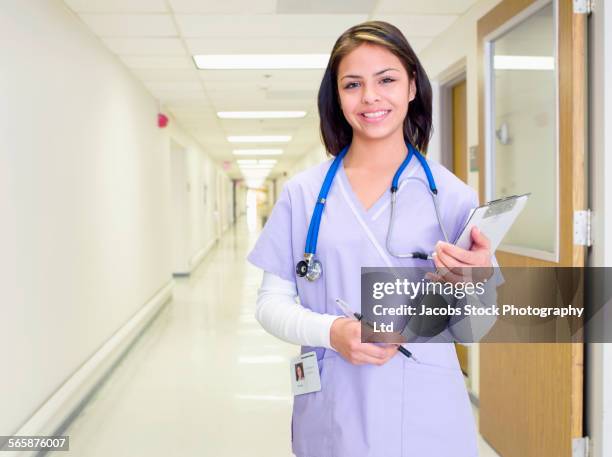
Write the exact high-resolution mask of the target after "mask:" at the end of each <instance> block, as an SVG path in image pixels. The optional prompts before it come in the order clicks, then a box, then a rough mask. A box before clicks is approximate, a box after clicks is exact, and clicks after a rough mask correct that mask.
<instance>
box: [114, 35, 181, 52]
mask: <svg viewBox="0 0 612 457" xmlns="http://www.w3.org/2000/svg"><path fill="white" fill-rule="evenodd" d="M102 41H103V42H104V44H106V46H108V48H109V49H110V50H111V51H113V52H114V53H115V54H124V55H125V54H127V55H140V56H184V55H187V53H186V51H185V48H184V47H183V44H182V43H181V40H179V39H178V38H103V39H102Z"/></svg>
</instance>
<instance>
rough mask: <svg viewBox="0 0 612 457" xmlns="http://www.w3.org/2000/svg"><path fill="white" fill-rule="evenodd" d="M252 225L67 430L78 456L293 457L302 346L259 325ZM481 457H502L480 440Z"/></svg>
mask: <svg viewBox="0 0 612 457" xmlns="http://www.w3.org/2000/svg"><path fill="white" fill-rule="evenodd" d="M247 225H248V224H247V217H242V218H240V219H239V220H238V221H237V223H236V225H234V226H232V227H231V228H229V229H228V231H226V232H225V234H224V235H223V236H222V237H221V239H220V241H219V243H218V244H216V245H215V246H214V247H213V248H212V249H211V251H210V253H209V254H208V255H207V256H206V258H205V259H204V260H203V261H202V263H201V264H200V265H199V266H198V267H197V268H196V269H195V270H194V271H193V273H192V274H191V276H190V277H188V278H180V277H179V278H175V281H176V286H175V288H174V294H173V298H172V300H171V301H169V302H168V303H167V304H166V305H165V306H164V307H163V308H162V309H161V311H160V312H159V314H158V315H157V317H156V318H155V319H154V320H153V322H152V323H151V324H150V325H149V326H148V328H146V329H145V331H144V332H143V334H142V336H141V337H140V338H139V339H138V340H137V342H136V343H135V344H134V346H133V347H132V349H131V350H130V352H129V354H128V355H127V356H126V357H125V358H124V360H123V361H122V362H121V363H120V364H119V365H118V366H117V368H116V369H115V370H114V372H113V373H112V375H110V376H109V379H108V380H107V381H106V382H105V384H104V385H103V386H102V387H101V388H100V389H99V391H97V392H96V394H95V395H94V396H93V398H91V400H90V402H89V403H88V404H87V405H86V407H85V408H84V409H83V411H82V412H81V413H80V415H79V416H78V417H76V418H75V420H74V423H73V424H72V425H71V426H70V427H69V428H68V429H67V430H66V431H65V434H67V435H69V436H70V455H78V456H79V457H106V456H110V455H113V456H116V457H123V456H125V457H127V456H137V455H147V456H150V457H156V456H159V457H161V456H203V457H204V456H211V457H236V456H247V455H248V456H253V457H259V456H261V457H290V456H292V455H293V454H292V453H291V450H290V449H291V447H290V444H291V443H290V439H291V435H290V433H291V432H290V424H291V402H292V396H291V386H290V383H289V368H288V367H289V359H290V358H291V357H294V356H295V355H296V354H297V353H298V352H299V347H298V346H293V345H290V344H287V343H284V342H283V341H280V340H278V339H276V338H275V337H273V336H271V335H269V334H268V333H266V331H265V330H263V329H262V328H261V326H260V325H259V323H258V322H257V321H256V320H255V318H254V309H255V300H256V293H257V288H258V286H259V283H260V281H261V272H260V271H259V270H258V269H257V268H255V267H253V266H251V265H250V264H247V263H246V262H245V257H246V255H247V253H248V251H249V248H250V247H251V246H252V245H253V243H254V241H255V239H256V236H257V232H256V231H249V230H248V227H247ZM258 225H261V224H258ZM475 413H476V410H475ZM479 451H480V457H497V454H496V453H494V452H493V451H492V450H491V448H490V447H489V446H488V445H487V444H486V443H485V442H484V440H483V439H482V438H480V437H479ZM53 455H54V456H57V457H61V456H62V455H65V454H64V453H61V452H58V453H55V454H53Z"/></svg>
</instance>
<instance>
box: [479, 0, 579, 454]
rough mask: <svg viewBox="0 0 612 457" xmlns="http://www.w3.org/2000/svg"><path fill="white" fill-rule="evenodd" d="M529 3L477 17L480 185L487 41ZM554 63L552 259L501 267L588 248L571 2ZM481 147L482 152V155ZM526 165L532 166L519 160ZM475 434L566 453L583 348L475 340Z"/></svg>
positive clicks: (562, 10) (559, 4)
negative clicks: (583, 231) (578, 227)
mask: <svg viewBox="0 0 612 457" xmlns="http://www.w3.org/2000/svg"><path fill="white" fill-rule="evenodd" d="M541 3H542V2H539V1H538V2H536V1H533V0H503V1H502V2H501V3H500V4H499V5H497V6H496V7H495V8H494V9H493V10H491V11H490V12H489V13H488V14H487V15H486V16H484V17H483V18H481V19H480V20H479V22H478V55H479V62H480V69H479V135H480V145H481V147H479V170H480V174H479V186H480V198H481V201H483V200H485V199H486V194H485V189H486V185H487V184H488V183H487V179H490V173H487V172H486V170H487V169H488V166H489V164H488V163H487V159H486V157H490V156H489V155H488V154H486V152H488V151H486V150H485V148H486V137H485V132H486V130H485V129H486V121H485V115H486V111H485V110H486V109H487V106H486V104H485V100H486V98H485V71H486V68H487V67H486V65H485V57H486V55H485V50H486V42H487V40H489V39H490V37H491V36H492V35H494V34H495V33H496V30H500V28H501V27H503V26H504V25H505V24H507V23H508V21H511V20H512V18H514V17H515V16H517V15H521V14H526V12H528V11H531V10H532V9H535V8H539V7H540V4H541ZM554 7H555V8H556V21H557V27H556V37H557V57H558V61H557V62H558V65H557V66H556V71H557V84H558V105H557V109H556V111H557V113H556V114H557V116H558V121H557V132H558V134H557V141H558V147H557V151H558V162H557V163H558V175H557V176H558V177H557V179H558V185H557V189H558V191H557V192H558V202H559V203H558V212H557V215H556V217H557V218H558V224H557V227H558V229H557V230H558V232H557V239H558V248H557V260H555V261H551V260H541V259H540V258H534V257H530V256H528V255H519V254H516V253H510V252H503V251H499V250H498V252H497V254H496V255H497V259H498V261H499V263H500V264H501V265H502V266H542V267H544V266H584V264H585V254H586V253H585V249H584V248H583V247H582V246H576V245H574V244H573V232H572V227H573V214H574V211H576V210H582V209H586V190H585V189H586V187H585V186H586V182H585V180H586V178H585V163H584V162H585V153H586V152H585V150H586V147H585V144H586V141H585V140H586V126H585V119H586V118H585V112H586V88H585V84H586V77H585V68H586V62H585V55H586V17H585V16H584V15H580V14H574V13H573V11H572V1H571V0H556V1H555V2H554ZM483 152H484V153H483ZM524 166H529V164H527V163H526V164H524ZM480 346H481V347H480V390H479V393H480V395H479V402H480V417H479V427H480V433H481V434H482V436H483V437H484V439H485V440H486V441H487V442H488V443H489V444H490V445H491V446H492V447H493V448H494V449H495V450H496V451H497V452H498V453H499V454H500V455H501V456H502V457H536V456H537V457H570V456H571V455H572V451H571V449H572V438H578V437H582V436H583V413H582V410H583V345H582V344H569V343H568V344H543V343H538V344H502V343H496V344H492V343H487V344H481V345H480Z"/></svg>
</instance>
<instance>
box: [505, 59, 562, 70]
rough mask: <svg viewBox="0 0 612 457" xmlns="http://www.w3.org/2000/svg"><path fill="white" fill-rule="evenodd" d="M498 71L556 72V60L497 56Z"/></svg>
mask: <svg viewBox="0 0 612 457" xmlns="http://www.w3.org/2000/svg"><path fill="white" fill-rule="evenodd" d="M493 67H494V68H495V69H496V70H554V69H555V58H554V57H549V56H495V57H494V60H493Z"/></svg>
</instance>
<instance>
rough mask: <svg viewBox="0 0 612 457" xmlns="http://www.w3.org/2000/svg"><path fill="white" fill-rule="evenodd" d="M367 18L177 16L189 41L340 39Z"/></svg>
mask: <svg viewBox="0 0 612 457" xmlns="http://www.w3.org/2000/svg"><path fill="white" fill-rule="evenodd" d="M366 19H367V16H366V15H358V14H353V15H332V14H327V15H323V14H303V15H300V14H298V15H292V14H259V15H246V14H242V15H232V16H228V15H213V14H211V15H198V14H193V15H185V14H177V15H176V20H177V22H178V25H179V28H180V29H181V33H182V34H183V36H185V37H186V38H189V37H212V38H219V37H228V38H235V37H237V36H240V37H244V39H245V40H248V39H251V38H257V37H260V38H262V37H278V39H287V38H291V37H313V38H323V37H338V36H339V35H340V34H341V33H342V32H343V31H345V30H346V29H347V28H349V27H351V26H353V25H355V24H358V23H360V22H363V21H365V20H366Z"/></svg>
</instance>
